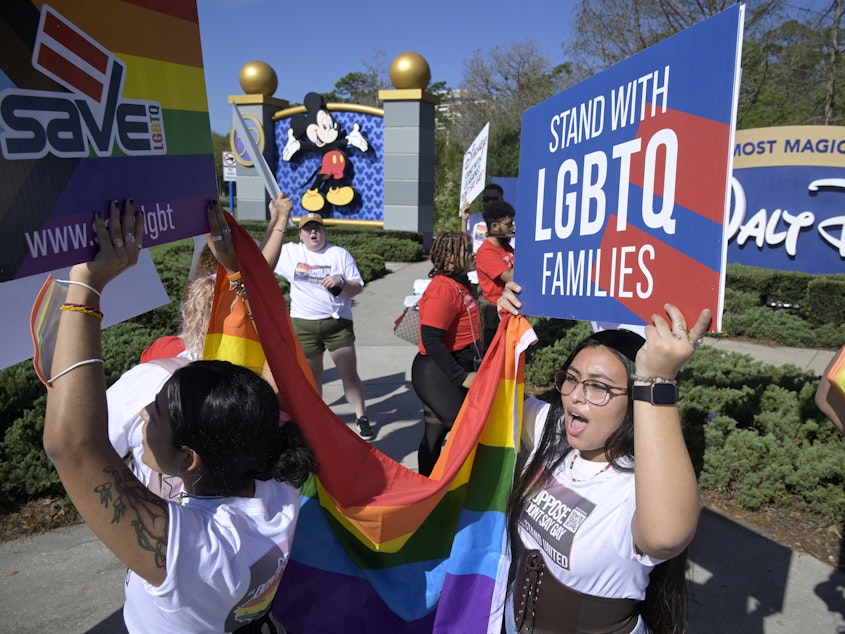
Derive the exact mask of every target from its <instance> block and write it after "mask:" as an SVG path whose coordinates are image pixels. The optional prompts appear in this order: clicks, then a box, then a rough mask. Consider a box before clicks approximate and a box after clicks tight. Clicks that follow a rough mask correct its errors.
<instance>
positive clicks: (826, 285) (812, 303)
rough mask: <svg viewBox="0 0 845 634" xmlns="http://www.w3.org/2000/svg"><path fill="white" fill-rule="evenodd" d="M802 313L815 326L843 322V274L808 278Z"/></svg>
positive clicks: (844, 287)
mask: <svg viewBox="0 0 845 634" xmlns="http://www.w3.org/2000/svg"><path fill="white" fill-rule="evenodd" d="M804 314H805V315H806V316H807V319H808V320H809V321H810V323H811V324H813V325H815V326H821V325H824V324H842V323H843V322H845V276H825V277H819V278H816V279H813V280H810V282H809V283H808V284H807V300H806V304H805V305H804Z"/></svg>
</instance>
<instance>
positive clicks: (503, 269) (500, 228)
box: [475, 200, 516, 350]
mask: <svg viewBox="0 0 845 634" xmlns="http://www.w3.org/2000/svg"><path fill="white" fill-rule="evenodd" d="M514 216H516V211H515V210H514V208H513V207H511V206H510V204H509V203H506V202H505V201H504V200H497V201H496V202H492V203H489V204H487V205H485V206H484V223H485V225H486V226H487V232H486V234H485V235H486V236H487V237H486V238H485V239H484V243H483V244H482V245H481V247H480V248H479V249H478V251H477V252H476V253H475V271H476V273H477V274H478V287H479V288H480V289H481V294H482V296H483V300H484V301H482V302H480V304H481V315H482V317H483V321H484V349H485V350H486V349H487V348H488V347H489V346H490V343H491V342H492V341H493V337H494V336H495V335H496V330H498V328H499V314H498V311H497V310H496V303H497V302H498V301H499V298H500V297H501V296H502V291H503V290H504V288H505V284H506V283H507V282H510V281H511V280H512V279H513V262H514V255H513V246H511V239H512V238H513V237H514V226H513V219H514Z"/></svg>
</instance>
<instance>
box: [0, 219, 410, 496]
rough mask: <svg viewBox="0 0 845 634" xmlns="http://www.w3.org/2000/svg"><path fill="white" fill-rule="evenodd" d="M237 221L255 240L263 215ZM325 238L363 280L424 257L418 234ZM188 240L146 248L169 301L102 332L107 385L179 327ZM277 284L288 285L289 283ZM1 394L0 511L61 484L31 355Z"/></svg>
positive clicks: (345, 233) (340, 233)
mask: <svg viewBox="0 0 845 634" xmlns="http://www.w3.org/2000/svg"><path fill="white" fill-rule="evenodd" d="M242 225H243V226H244V228H245V229H246V230H247V231H249V233H250V234H251V235H252V236H253V237H255V238H256V239H258V240H260V239H261V238H262V237H263V235H264V232H265V229H266V226H267V224H266V222H261V221H244V222H243V223H242ZM329 236H330V240H331V241H332V242H333V243H334V244H338V245H340V246H343V247H344V248H347V249H348V250H349V251H350V253H352V255H353V257H355V259H356V262H357V264H358V269H359V270H360V272H361V276H362V277H363V278H364V281H365V282H369V281H371V280H373V279H376V278H378V277H381V276H383V275H384V274H385V272H386V269H385V265H384V263H385V260H386V259H388V260H391V261H394V260H398V261H403V258H404V257H407V258H408V259H407V260H406V261H415V260H420V259H422V257H423V253H422V235H421V234H419V233H413V232H406V231H402V232H384V231H379V230H361V229H358V230H353V229H352V228H331V227H330V228H329ZM291 238H293V239H296V238H295V237H294V236H291ZM193 245H194V242H193V240H191V239H188V240H181V241H179V242H174V243H171V244H166V245H162V246H158V247H153V248H151V249H150V253H151V255H152V258H153V261H154V262H155V265H156V269H157V270H158V274H159V277H160V278H161V280H162V283H163V284H164V288H165V290H166V291H167V295H168V297H170V303H168V304H167V305H165V306H162V307H160V308H157V309H155V310H152V311H149V312H147V313H144V314H143V315H139V316H138V317H136V318H135V319H132V320H131V321H128V322H124V323H121V324H116V325H114V326H112V327H110V328H107V329H106V330H105V331H104V333H103V358H104V360H105V371H106V384H107V385H111V384H112V383H113V382H114V381H116V380H117V379H118V378H119V377H120V375H121V374H123V373H124V372H125V371H126V370H128V369H129V368H131V367H132V366H133V365H135V364H136V363H137V362H138V358H139V355H140V354H141V351H142V350H143V349H144V348H145V347H147V346H148V345H150V344H151V343H152V342H153V341H154V340H155V339H156V338H158V337H161V336H164V335H170V334H174V333H176V332H178V330H179V321H180V313H179V300H180V296H181V293H182V287H183V285H184V283H185V279H186V278H187V275H188V271H189V269H190V265H191V260H192V258H193V248H194V246H193ZM347 245H348V246H347ZM403 254H405V255H403ZM279 279H280V280H281V278H279ZM281 285H282V287H283V288H286V286H287V283H282V284H281ZM0 394H3V395H4V397H3V398H2V399H0V511H3V510H6V509H9V508H14V507H15V506H17V505H19V504H21V503H23V502H26V501H28V500H30V499H34V498H38V497H41V496H44V495H62V494H63V490H62V487H61V483H60V482H59V479H58V477H57V476H56V472H55V470H54V469H53V466H52V465H51V464H50V462H49V460H48V459H47V457H46V455H45V454H44V451H43V450H42V446H41V434H42V431H43V429H44V407H45V404H46V393H45V390H44V388H43V386H42V385H41V383H40V382H39V381H38V378H37V377H36V375H35V371H34V370H33V369H32V362H31V361H24V362H22V363H19V364H17V365H15V366H12V367H10V368H6V369H5V370H2V371H0Z"/></svg>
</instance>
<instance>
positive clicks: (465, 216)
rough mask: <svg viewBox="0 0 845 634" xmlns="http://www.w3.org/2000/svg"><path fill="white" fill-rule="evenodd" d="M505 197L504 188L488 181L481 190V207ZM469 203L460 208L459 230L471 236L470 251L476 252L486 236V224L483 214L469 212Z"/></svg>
mask: <svg viewBox="0 0 845 634" xmlns="http://www.w3.org/2000/svg"><path fill="white" fill-rule="evenodd" d="M504 199H505V190H504V189H502V187H501V185H497V184H496V183H490V184H489V185H487V187H485V188H484V190H483V191H482V192H481V205H482V209H486V208H487V206H488V205H490V204H492V203H494V202H497V201H500V200H504ZM469 209H470V203H467V204H466V205H464V207H462V208H461V231H463V232H465V233H466V234H467V235H468V236H469V237H470V238H472V251H473V253H475V252H477V251H478V249H479V248H480V247H481V245H482V244H484V238H485V237H486V236H487V224H486V223H485V222H484V214H483V212H482V213H474V214H470V213H469Z"/></svg>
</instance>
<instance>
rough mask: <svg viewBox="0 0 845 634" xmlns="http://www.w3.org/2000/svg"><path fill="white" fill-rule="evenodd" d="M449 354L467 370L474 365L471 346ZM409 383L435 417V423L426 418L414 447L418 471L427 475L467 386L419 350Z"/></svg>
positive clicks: (469, 370)
mask: <svg viewBox="0 0 845 634" xmlns="http://www.w3.org/2000/svg"><path fill="white" fill-rule="evenodd" d="M452 356H453V357H454V359H455V361H457V362H458V365H460V366H461V367H462V368H464V369H465V370H466V371H467V372H472V371H473V370H474V369H475V368H474V366H473V356H474V350H473V347H472V346H469V347H467V348H464V349H463V350H458V351H456V352H454V353H452ZM411 383H412V384H413V386H414V390H415V391H416V393H417V396H419V397H420V400H421V401H422V402H423V405H425V406H426V407H428V409H430V410H431V411H432V412H433V413H434V415H435V416H436V417H437V418H438V422H437V423H435V424H432V423H430V422H426V424H425V430H424V431H423V437H422V440H421V441H420V446H419V450H418V451H417V460H418V464H419V472H420V473H421V474H423V475H429V474H430V473H431V470H432V469H433V468H434V463H435V462H437V459H438V458H439V457H440V448H441V446H442V445H443V441H444V440H445V438H446V434H447V433H448V431H449V430H450V429H451V428H452V424H453V423H454V422H455V419H456V418H457V417H458V412H459V411H460V410H461V406H462V405H463V403H464V398H465V397H466V395H467V391H468V390H467V389H466V388H465V387H462V386H460V385H455V384H454V383H452V381H450V380H449V378H448V377H447V376H446V375H445V374H444V373H443V371H442V370H441V369H440V368H439V367H438V366H437V364H436V363H435V362H434V361H432V360H431V358H430V357H428V356H426V355H422V354H419V353H418V354H417V356H416V357H414V363H413V365H412V366H411Z"/></svg>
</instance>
